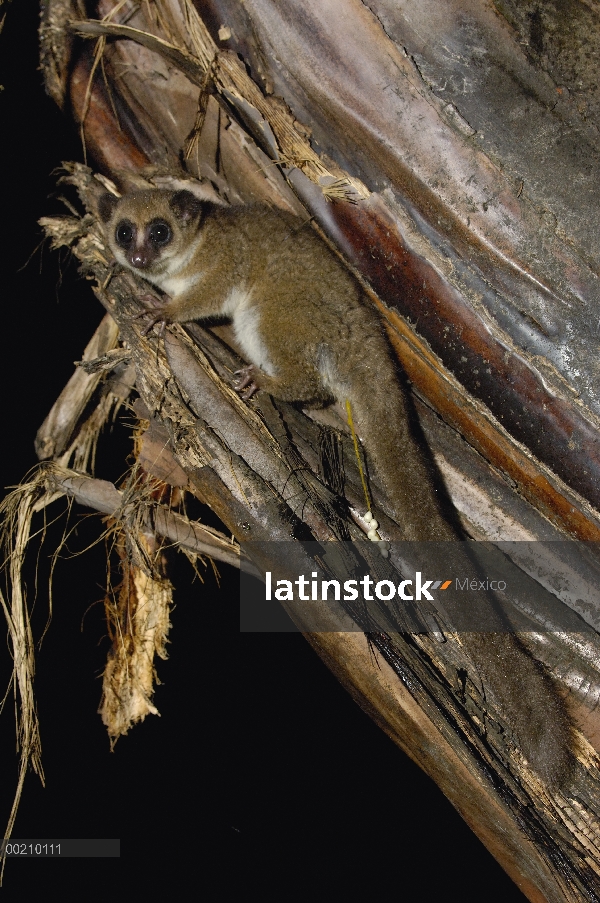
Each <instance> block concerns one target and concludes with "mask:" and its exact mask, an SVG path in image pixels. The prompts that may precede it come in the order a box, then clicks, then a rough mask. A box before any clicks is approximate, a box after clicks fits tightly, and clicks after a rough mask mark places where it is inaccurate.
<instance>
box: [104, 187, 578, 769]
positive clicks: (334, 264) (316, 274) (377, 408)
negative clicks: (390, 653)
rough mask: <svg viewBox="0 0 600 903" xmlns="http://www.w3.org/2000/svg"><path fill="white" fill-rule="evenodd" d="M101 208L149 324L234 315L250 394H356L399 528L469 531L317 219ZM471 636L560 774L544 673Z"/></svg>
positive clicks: (431, 533)
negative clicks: (450, 509)
mask: <svg viewBox="0 0 600 903" xmlns="http://www.w3.org/2000/svg"><path fill="white" fill-rule="evenodd" d="M99 213H100V217H101V219H102V220H103V222H104V223H105V224H106V229H107V235H108V241H109V244H110V248H111V250H112V253H113V254H114V256H115V258H116V260H117V262H118V263H120V264H121V265H122V266H124V267H126V268H127V269H129V270H131V271H133V272H134V273H136V274H137V275H139V276H141V277H143V278H144V279H145V280H147V281H148V282H150V283H151V284H153V285H155V286H157V287H158V288H159V289H160V290H161V292H163V293H164V295H165V296H167V297H164V298H163V299H162V300H161V301H159V300H158V299H155V307H153V308H152V309H151V310H149V311H148V316H149V317H150V324H149V327H151V326H152V324H153V323H155V322H161V323H163V324H164V323H169V322H179V323H185V322H188V321H191V320H202V319H206V318H210V317H215V316H219V317H227V318H230V320H231V322H232V324H233V331H234V334H235V337H236V340H237V343H238V345H239V347H240V348H241V350H242V352H243V354H244V356H245V357H246V358H247V360H248V361H249V362H250V366H249V367H248V368H246V370H245V371H243V379H242V382H241V385H240V387H241V388H245V389H246V390H247V391H246V395H247V396H248V395H249V394H251V393H252V392H253V391H254V390H256V389H264V390H266V391H267V392H269V393H270V394H272V395H273V396H275V397H276V398H279V399H282V400H285V401H290V402H303V403H304V404H311V403H318V404H323V403H325V402H327V401H331V400H333V399H335V400H337V401H339V402H342V404H344V403H345V402H346V401H349V402H350V405H351V410H352V414H353V417H354V420H355V422H356V426H357V430H358V433H359V435H360V436H361V437H362V438H363V440H364V442H365V445H366V449H367V454H368V457H369V458H370V459H371V462H372V464H373V466H374V468H375V470H376V472H377V474H378V476H379V478H380V480H381V483H382V486H383V488H384V490H385V493H386V496H387V501H388V503H389V507H390V509H391V512H392V514H393V516H394V517H395V519H396V520H397V521H398V523H399V524H400V525H401V527H402V529H403V533H404V538H405V539H407V540H420V541H425V540H438V541H443V540H451V541H457V540H459V539H461V538H462V537H461V536H460V534H459V532H458V530H457V528H456V527H455V526H453V525H452V524H451V522H450V521H449V520H448V519H447V517H445V516H444V514H443V512H442V509H441V505H440V498H439V493H438V485H439V482H438V479H437V477H436V475H435V474H434V472H433V470H432V466H431V464H430V461H429V459H428V457H427V456H426V455H425V454H424V452H423V449H422V446H421V443H420V442H419V441H418V440H417V439H416V438H415V435H414V431H413V429H412V428H411V416H410V407H409V401H408V398H407V393H406V390H405V388H404V386H403V384H402V382H401V379H400V378H399V376H398V374H397V370H396V364H395V361H394V358H393V356H392V352H391V349H390V347H389V345H388V341H387V338H386V336H385V332H384V328H383V325H382V323H381V321H380V318H379V317H378V315H377V314H376V313H375V311H374V310H373V308H372V306H371V305H370V304H369V303H368V302H367V301H366V299H365V297H364V294H363V291H362V289H361V287H360V285H359V283H358V282H357V281H356V280H355V279H354V277H353V276H352V275H351V274H350V273H349V272H348V270H347V269H346V268H345V267H344V265H343V264H342V263H341V262H340V260H338V258H337V257H336V255H335V254H334V253H333V252H332V251H330V250H329V248H328V247H327V246H326V245H325V243H324V242H323V241H321V239H320V238H319V237H318V236H317V235H316V233H315V232H314V231H313V230H312V229H311V228H310V226H309V225H308V224H306V223H302V222H301V221H300V220H299V219H297V218H296V217H295V216H292V215H289V214H285V213H282V212H281V211H278V210H273V209H270V208H268V207H262V206H246V207H221V206H218V205H215V204H212V203H209V202H206V201H201V200H199V199H198V198H197V197H196V196H195V195H194V194H192V193H191V192H189V191H185V190H184V191H168V190H158V189H157V190H147V191H137V192H134V193H131V194H127V195H125V196H124V197H123V198H121V199H118V198H116V197H115V196H113V195H110V194H106V195H104V196H103V197H102V198H101V200H100V202H99ZM408 513H410V518H409V519H407V514H408ZM462 641H463V645H465V646H466V648H467V652H468V654H469V655H470V656H471V658H472V659H473V661H474V662H475V664H476V666H477V668H478V671H479V673H480V674H481V676H482V679H483V681H484V685H485V684H487V685H488V687H489V688H490V689H491V690H492V692H493V693H494V695H495V697H496V699H497V700H498V701H499V703H500V708H501V709H502V710H503V711H504V713H505V715H506V717H507V720H508V721H509V723H510V724H511V725H512V727H513V728H514V730H515V733H516V734H517V737H518V740H519V742H520V745H521V748H522V750H523V752H524V754H525V756H526V758H527V759H528V760H529V762H530V764H531V765H532V767H533V768H534V769H535V770H536V771H537V772H538V774H540V775H541V776H542V777H543V778H544V779H545V780H546V781H548V783H550V784H564V783H565V781H566V780H567V776H568V773H569V771H570V768H571V763H572V759H571V754H570V751H569V748H570V745H571V743H570V741H571V736H570V735H571V724H570V718H569V715H568V713H567V709H566V705H565V703H564V702H563V700H562V698H561V696H560V695H559V693H558V691H557V689H556V687H555V685H554V683H553V681H552V679H551V678H550V676H549V675H548V673H547V672H546V671H545V670H544V668H543V666H542V665H541V664H540V663H538V662H537V661H535V660H534V659H533V658H532V657H531V656H530V655H529V653H528V652H527V651H526V650H525V648H524V647H523V645H522V644H521V642H520V641H519V639H518V638H517V637H516V636H514V635H513V634H511V633H509V632H502V631H500V632H496V633H480V634H477V633H472V634H470V635H469V636H468V637H467V636H463V637H462Z"/></svg>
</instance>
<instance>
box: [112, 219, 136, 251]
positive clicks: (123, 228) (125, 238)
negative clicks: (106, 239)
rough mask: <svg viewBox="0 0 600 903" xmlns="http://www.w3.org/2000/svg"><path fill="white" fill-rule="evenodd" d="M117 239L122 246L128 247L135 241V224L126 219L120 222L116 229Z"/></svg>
mask: <svg viewBox="0 0 600 903" xmlns="http://www.w3.org/2000/svg"><path fill="white" fill-rule="evenodd" d="M115 240H116V242H117V244H118V245H121V247H122V248H127V247H128V246H129V245H130V244H131V242H132V241H133V226H132V225H131V223H127V222H125V221H123V222H121V223H119V224H118V226H117V228H116V229H115Z"/></svg>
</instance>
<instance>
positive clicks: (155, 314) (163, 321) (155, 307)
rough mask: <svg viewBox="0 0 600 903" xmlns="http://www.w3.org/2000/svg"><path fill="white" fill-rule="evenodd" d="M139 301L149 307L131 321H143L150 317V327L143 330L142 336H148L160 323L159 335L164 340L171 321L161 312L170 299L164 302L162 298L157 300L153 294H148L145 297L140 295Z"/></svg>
mask: <svg viewBox="0 0 600 903" xmlns="http://www.w3.org/2000/svg"><path fill="white" fill-rule="evenodd" d="M139 300H140V301H141V302H142V303H143V304H146V305H147V310H142V311H140V313H139V314H135V316H133V317H132V318H131V319H132V320H141V319H142V318H143V317H150V321H149V323H148V325H147V326H145V327H144V329H143V330H142V335H148V333H149V332H150V331H151V330H152V328H153V327H154V326H155V325H156V324H157V323H160V326H159V330H158V334H159V336H160V337H161V338H162V336H163V335H164V333H165V326H166V325H167V323H170V322H171V321H170V320H169V318H168V317H166V316H165V314H164V313H163V312H161V310H160V308H161V307H164V306H165V304H166V303H167V301H168V299H166V300H163V299H162V298H157V297H156V295H153V294H152V293H151V292H147V293H146V294H145V295H140V297H139Z"/></svg>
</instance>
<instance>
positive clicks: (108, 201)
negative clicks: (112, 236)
mask: <svg viewBox="0 0 600 903" xmlns="http://www.w3.org/2000/svg"><path fill="white" fill-rule="evenodd" d="M118 203H119V198H117V197H115V195H114V194H109V192H108V191H107V192H105V193H104V194H103V195H101V197H100V199H99V201H98V214H99V216H100V219H101V220H102V222H103V223H107V222H108V221H109V219H110V218H111V216H112V214H113V210H114V209H115V207H116V206H117V204H118Z"/></svg>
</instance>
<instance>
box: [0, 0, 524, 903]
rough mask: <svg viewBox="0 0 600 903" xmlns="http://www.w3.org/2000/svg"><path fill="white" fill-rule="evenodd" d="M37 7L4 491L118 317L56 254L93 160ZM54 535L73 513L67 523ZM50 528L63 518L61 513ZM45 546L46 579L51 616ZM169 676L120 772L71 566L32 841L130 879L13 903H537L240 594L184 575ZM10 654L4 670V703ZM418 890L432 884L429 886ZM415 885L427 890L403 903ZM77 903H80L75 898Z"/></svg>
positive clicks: (20, 56)
mask: <svg viewBox="0 0 600 903" xmlns="http://www.w3.org/2000/svg"><path fill="white" fill-rule="evenodd" d="M36 28H37V4H36V2H35V0H20V2H13V3H11V4H9V5H8V15H7V21H6V25H5V29H4V32H3V33H2V35H0V83H2V84H3V86H4V90H3V91H2V93H0V123H1V126H0V128H1V129H2V135H3V139H2V141H0V154H1V156H2V165H1V166H0V174H1V175H0V178H1V179H2V201H3V203H2V219H1V223H2V227H1V231H0V235H1V242H0V248H1V255H2V257H1V261H2V291H3V309H4V319H3V334H4V341H3V343H2V348H3V354H2V378H3V389H2V408H3V436H2V458H1V462H0V463H1V472H0V473H1V475H0V487H1V486H6V487H9V486H13V485H15V484H17V483H18V482H20V481H21V480H22V479H23V478H24V476H25V474H26V473H27V471H28V470H29V468H30V467H32V466H33V465H34V464H35V462H36V458H35V454H34V451H33V440H34V436H35V433H36V430H37V428H38V426H39V425H40V424H41V422H42V420H43V419H44V417H45V415H46V413H47V412H48V410H49V408H50V407H51V405H52V403H53V402H54V400H55V398H56V396H57V395H58V393H59V391H60V389H61V388H62V386H63V385H64V383H65V382H66V380H67V379H68V378H69V376H70V375H71V373H72V369H73V361H74V360H76V359H79V358H80V357H81V353H82V351H83V348H84V346H85V344H86V343H87V341H88V339H89V338H90V336H91V334H92V332H93V330H94V328H95V327H96V325H97V323H98V322H99V320H100V318H101V316H102V311H101V309H100V307H99V305H98V303H97V302H96V301H95V299H94V298H93V296H92V293H91V291H90V289H89V287H88V286H87V285H86V284H85V283H84V282H82V281H81V280H79V279H78V277H77V272H76V265H75V264H74V263H73V262H71V261H70V260H69V258H68V255H65V254H63V255H62V256H59V255H58V254H56V253H53V252H50V250H49V249H48V248H47V247H44V246H42V245H41V241H42V237H41V233H40V229H39V227H38V226H37V224H36V221H37V219H38V218H39V217H40V216H43V215H46V214H49V213H54V212H59V211H60V210H61V209H62V208H61V206H60V204H59V202H58V200H57V199H56V198H53V197H52V195H53V193H54V192H55V177H54V176H53V175H52V170H53V169H54V168H55V167H56V166H58V165H59V164H60V161H61V160H64V159H76V160H80V159H82V155H81V148H80V145H79V141H78V137H77V135H76V133H75V129H74V128H73V126H72V125H71V124H70V123H69V122H68V120H67V119H66V118H65V117H63V116H62V114H61V113H60V112H59V111H58V109H57V108H56V107H55V106H54V104H53V102H52V101H51V100H50V99H49V98H47V97H46V96H45V95H44V92H43V88H42V79H41V75H40V73H39V72H38V71H37V66H38V60H37V36H36ZM130 449H131V443H130V437H129V431H128V428H127V427H126V426H125V425H122V424H121V425H117V426H115V428H114V429H113V431H112V433H108V434H107V435H105V436H104V437H103V439H102V442H101V445H100V449H99V454H98V461H99V465H98V468H97V475H98V476H100V477H105V478H109V479H117V478H118V477H119V476H120V475H121V474H122V473H123V472H124V470H125V468H126V463H125V462H126V457H127V455H128V454H129V452H130ZM55 508H56V509H57V510H56V513H57V514H58V513H59V512H60V511H62V510H63V509H64V506H62V503H55ZM50 511H51V512H52V509H50ZM64 523H65V521H64V518H62V519H61V521H60V522H59V523H57V524H56V525H55V526H54V527H52V528H51V529H50V530H49V534H48V537H47V539H46V542H45V543H44V545H43V546H42V547H41V551H40V554H39V571H40V579H39V581H38V582H39V587H38V598H37V601H36V605H35V611H34V630H35V635H36V637H38V638H39V637H40V636H41V633H42V631H43V628H44V625H45V623H46V619H47V615H48V594H47V584H46V582H45V579H46V578H47V575H48V566H49V556H50V554H51V552H52V551H53V549H54V548H55V546H56V544H57V542H58V540H59V538H60V536H61V533H62V529H63V525H64ZM70 523H71V525H73V526H76V527H77V529H76V532H75V533H74V534H73V535H72V536H71V537H70V539H69V543H68V546H69V549H70V551H71V552H72V553H75V552H78V551H81V550H83V549H85V547H86V546H87V545H88V544H89V543H90V542H93V540H94V539H95V538H96V537H97V536H98V535H99V532H100V529H101V524H100V520H99V518H98V517H97V516H92V517H89V516H86V512H85V511H83V510H82V509H79V510H76V511H74V513H73V515H72V517H71V521H70ZM36 549H37V546H35V545H34V547H33V550H32V553H31V556H30V560H29V565H28V568H27V575H28V578H29V595H30V598H31V599H32V598H33V595H34V581H33V575H34V564H35V554H36ZM179 558H180V559H181V560H177V558H176V559H175V560H174V561H173V563H172V570H171V577H172V580H173V582H174V583H175V585H176V587H177V591H176V597H175V598H176V607H175V610H174V611H173V613H172V619H171V620H172V625H173V627H172V630H171V634H170V640H171V643H170V647H169V652H170V658H169V660H168V661H165V662H161V661H159V662H158V674H159V678H160V680H161V681H162V685H161V686H159V687H158V689H157V692H156V697H155V702H156V704H157V706H158V708H159V710H160V712H161V716H162V717H160V718H156V717H152V716H149V717H148V718H147V719H146V721H145V722H144V723H143V724H140V725H138V726H137V727H135V728H134V729H133V730H132V731H131V733H130V734H129V735H128V736H127V737H124V738H122V739H121V740H120V741H119V742H118V744H117V746H116V749H115V751H114V752H113V753H111V752H110V749H109V743H108V738H107V736H106V732H105V729H104V727H103V725H102V723H101V721H100V717H99V716H98V715H97V711H96V710H97V707H98V703H99V700H100V693H101V674H102V670H103V667H104V662H105V657H106V652H107V649H108V642H107V639H106V629H105V626H104V623H103V611H102V598H103V587H104V580H105V569H106V568H105V554H104V548H103V546H102V545H100V546H97V547H95V548H92V549H90V550H89V551H87V552H85V554H81V555H76V556H75V557H69V556H68V554H65V555H63V558H62V560H61V561H60V562H59V564H58V566H57V568H56V574H55V580H54V608H53V615H52V622H51V624H50V627H49V630H48V632H47V634H46V637H45V639H44V642H43V644H42V646H41V648H40V649H39V651H38V658H37V675H36V692H37V701H38V708H39V716H40V722H41V732H42V745H43V763H44V768H45V773H46V787H45V788H42V786H41V784H40V781H39V780H38V778H37V777H36V776H35V775H34V774H30V775H29V776H28V778H27V781H26V785H25V791H24V794H23V799H22V802H21V807H20V810H19V815H18V817H17V823H16V828H15V831H14V833H13V836H14V837H16V838H28V839H29V838H40V837H41V838H70V837H74V838H76V837H81V838H94V837H107V838H112V837H118V838H120V839H121V859H120V860H117V859H105V860H102V859H86V860H76V859H71V860H63V861H61V862H56V861H53V862H51V861H47V860H45V861H37V862H34V861H32V860H26V861H15V860H10V861H9V862H8V865H7V869H6V874H5V881H4V888H3V891H2V892H3V893H4V894H8V897H7V899H11V898H12V895H13V894H14V898H15V899H16V898H17V895H18V896H19V897H20V898H21V899H27V898H28V897H27V893H28V892H30V893H31V892H35V891H37V890H40V889H41V887H42V886H43V884H46V883H47V882H57V884H56V885H55V886H56V887H57V888H60V889H61V891H63V895H64V897H65V899H70V898H71V896H72V895H74V894H75V893H77V894H78V895H79V894H80V893H82V892H83V895H84V897H87V896H88V895H90V892H92V891H94V890H96V891H97V893H96V894H94V896H96V895H99V894H100V893H103V892H106V893H110V894H112V895H114V894H115V891H116V889H117V888H118V890H117V899H121V898H124V897H125V895H126V894H130V893H132V892H134V891H137V892H138V893H139V892H141V891H142V890H143V889H144V887H148V886H150V887H151V888H152V889H153V890H154V891H155V894H156V896H158V894H159V893H161V892H163V891H164V892H171V893H172V892H173V891H174V892H175V893H177V892H178V891H180V890H183V889H184V888H186V887H187V886H188V885H189V884H190V882H191V883H192V886H195V887H197V888H198V889H199V890H200V891H202V890H203V889H207V888H208V887H209V886H212V887H214V888H215V894H214V896H215V897H228V896H229V893H231V891H232V890H233V889H234V887H239V886H243V887H244V888H245V889H246V890H247V891H251V892H254V893H256V892H259V893H261V895H262V896H263V897H266V898H269V897H274V896H277V897H278V898H281V899H284V900H285V899H289V898H290V897H291V896H298V895H303V894H305V893H306V894H310V895H311V896H317V897H318V898H323V897H324V896H325V895H328V896H331V897H332V898H333V899H339V898H341V897H342V896H344V897H348V898H350V899H353V898H358V897H359V896H360V897H362V896H364V895H365V894H368V896H369V897H375V896H376V895H379V894H385V893H389V894H391V895H392V894H393V895H394V896H397V895H398V893H399V892H400V894H401V898H402V899H413V898H417V897H418V898H419V899H424V900H437V899H443V900H454V899H456V900H459V899H460V900H461V901H463V903H469V901H479V900H480V899H481V898H482V896H483V895H485V897H486V898H493V897H495V896H497V897H498V898H499V899H502V900H504V901H507V903H510V901H512V900H515V901H517V900H523V899H524V897H523V896H522V895H521V893H520V892H519V891H518V890H517V888H516V887H515V886H514V885H513V884H512V883H511V882H510V881H509V879H508V878H507V877H506V876H505V874H504V872H503V871H502V870H501V869H500V867H499V866H498V865H497V864H496V863H495V861H494V860H493V859H492V857H491V856H490V855H489V854H488V853H487V852H486V850H485V849H484V848H483V846H482V845H481V844H480V843H479V841H478V840H477V839H476V838H475V836H474V835H473V834H472V833H471V832H470V830H469V829H468V828H467V827H466V825H465V824H464V823H463V821H462V820H461V819H460V818H459V816H458V815H457V814H456V813H455V811H454V810H453V808H452V807H451V806H450V804H449V803H448V802H447V800H446V799H445V798H444V797H443V796H442V794H441V793H440V792H439V791H438V789H437V788H436V787H435V785H434V784H433V783H432V782H431V781H430V780H429V779H428V778H427V777H426V776H425V775H423V774H422V773H421V772H420V771H419V769H418V768H417V767H416V766H414V765H413V764H412V762H411V761H410V760H409V759H408V758H407V757H406V756H404V755H403V753H401V752H400V751H399V750H398V749H397V748H396V747H395V746H394V745H393V744H392V742H391V741H390V740H389V739H388V738H387V737H386V736H385V735H384V734H383V733H382V732H381V731H380V730H379V729H378V728H377V727H376V726H375V725H374V724H373V723H372V722H371V721H370V719H369V718H368V717H367V716H366V715H365V714H364V713H363V712H362V711H361V710H360V709H359V708H358V707H357V706H356V704H355V703H354V702H353V701H352V699H351V698H350V696H349V695H348V694H347V693H346V692H345V691H344V690H343V689H342V688H341V686H340V685H339V684H338V683H337V682H336V680H335V679H334V678H333V676H332V675H331V674H330V673H329V672H328V671H327V669H326V668H325V666H324V665H323V664H322V663H321V662H320V660H319V659H318V658H317V657H316V656H315V654H314V653H313V652H312V651H311V649H310V648H309V646H308V644H307V643H306V642H305V641H304V639H303V638H302V637H301V636H299V635H290V634H240V633H239V629H238V575H237V572H234V571H229V570H227V569H225V567H220V571H221V587H220V589H219V588H218V587H217V584H216V581H215V578H214V576H213V574H212V573H211V571H210V569H209V570H208V571H207V573H206V577H205V582H204V584H201V583H199V582H198V581H197V580H196V581H195V582H193V580H192V572H191V569H190V567H189V565H188V564H187V563H186V562H185V561H184V560H183V556H179ZM10 669H11V660H10V655H9V651H8V644H7V646H6V649H5V651H4V652H3V653H2V655H0V677H1V678H2V680H3V683H2V685H1V687H2V689H1V692H3V688H4V686H6V685H7V683H8V680H9V678H10ZM0 755H1V757H2V758H1V761H2V765H3V770H2V776H3V780H2V782H1V784H0V822H5V821H6V819H7V817H8V813H9V811H10V805H11V801H12V794H13V791H14V786H15V784H16V779H17V765H18V759H17V757H16V754H15V740H14V721H13V704H12V698H11V695H10V694H9V696H8V699H7V702H6V705H5V708H4V711H3V713H2V717H1V719H0ZM413 882H414V883H413ZM406 885H408V886H409V887H410V886H411V885H412V887H413V888H414V890H410V891H409V892H408V893H406V892H405V893H402V890H403V889H404V888H405V887H406ZM71 889H72V891H73V894H71Z"/></svg>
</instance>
